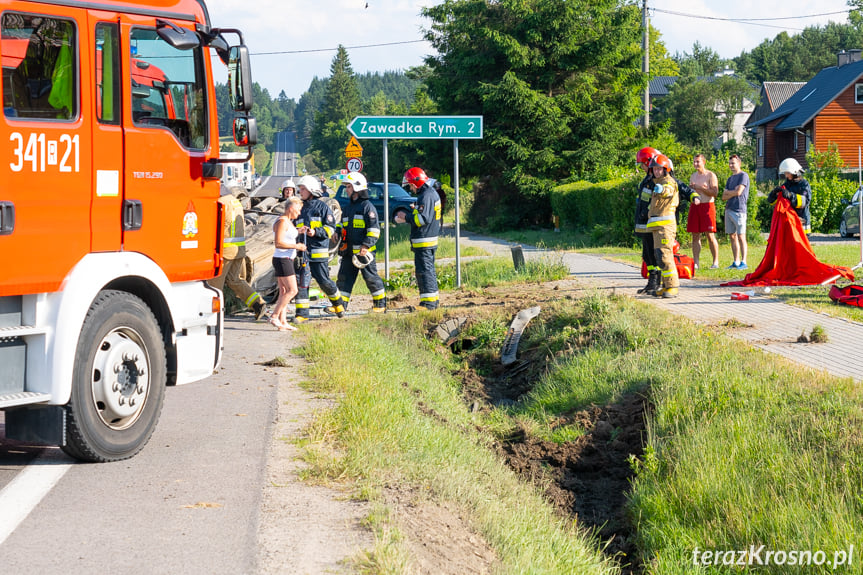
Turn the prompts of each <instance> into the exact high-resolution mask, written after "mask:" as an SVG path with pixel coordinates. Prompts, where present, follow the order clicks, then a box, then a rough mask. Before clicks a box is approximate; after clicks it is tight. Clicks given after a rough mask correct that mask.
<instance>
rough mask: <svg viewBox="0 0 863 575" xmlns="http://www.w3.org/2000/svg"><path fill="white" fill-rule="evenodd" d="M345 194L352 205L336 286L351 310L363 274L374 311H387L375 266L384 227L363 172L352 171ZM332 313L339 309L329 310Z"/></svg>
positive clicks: (344, 216) (345, 213) (345, 215)
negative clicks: (375, 256)
mask: <svg viewBox="0 0 863 575" xmlns="http://www.w3.org/2000/svg"><path fill="white" fill-rule="evenodd" d="M344 183H345V192H346V194H347V196H348V197H349V198H350V200H351V203H350V204H348V205H347V206H346V207H345V208H344V209H343V210H342V221H341V223H340V224H339V233H342V230H344V231H343V233H342V237H343V238H344V243H343V244H342V246H341V247H340V248H339V250H340V252H339V253H341V254H342V263H341V265H340V266H339V274H338V278H337V280H336V283H337V284H338V287H339V292H340V294H341V297H342V306H343V307H344V309H347V308H348V303H349V302H350V301H351V292H352V291H353V289H354V283H356V281H357V274H358V273H361V274H362V276H363V279H364V280H365V282H366V287H368V288H369V293H370V294H372V311H373V312H385V311H387V292H386V288H385V287H384V280H382V279H381V276H379V275H378V268H377V266H376V265H375V259H374V254H375V250H376V249H377V248H376V247H375V244H377V242H378V238H380V237H381V226H380V221H379V219H378V211H377V210H376V209H375V207H374V206H373V205H372V203H371V201H369V186H368V182H366V177H365V176H363V175H362V174H361V173H359V172H351V173H350V174H348V175H347V176H346V177H345V180H344ZM328 311H330V312H331V313H334V311H335V310H333V309H328Z"/></svg>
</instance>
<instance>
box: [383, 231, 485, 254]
mask: <svg viewBox="0 0 863 575" xmlns="http://www.w3.org/2000/svg"><path fill="white" fill-rule="evenodd" d="M410 233H411V228H410V226H409V225H406V224H401V225H397V226H390V260H391V261H403V260H409V261H413V259H414V255H413V252H412V251H411V242H410ZM383 241H384V231H383V230H381V237H380V239H379V240H378V252H380V254H383V250H384V245H383ZM487 255H488V252H486V251H485V250H484V249H482V248H478V247H476V246H465V245H463V244H462V246H461V257H470V256H487ZM378 257H383V256H382V255H379V256H378ZM435 257H436V258H437V259H442V258H454V257H455V238H454V237H451V236H443V235H442V236H440V238H439V239H438V248H437V253H436V254H435Z"/></svg>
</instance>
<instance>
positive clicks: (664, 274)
mask: <svg viewBox="0 0 863 575" xmlns="http://www.w3.org/2000/svg"><path fill="white" fill-rule="evenodd" d="M676 271H677V270H662V277H664V278H670V277H671V276H673V275H674V273H675V272H676Z"/></svg>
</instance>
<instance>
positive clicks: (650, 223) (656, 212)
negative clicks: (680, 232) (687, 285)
mask: <svg viewBox="0 0 863 575" xmlns="http://www.w3.org/2000/svg"><path fill="white" fill-rule="evenodd" d="M650 171H651V174H652V175H653V189H652V190H651V198H650V204H649V206H648V211H647V230H648V231H650V232H651V234H652V235H653V245H654V251H655V253H656V261H657V262H658V263H659V268H660V272H661V277H662V287H660V288H659V289H657V290H656V292H655V293H654V296H656V297H664V298H673V297H677V291H678V288H679V287H680V279H679V278H678V276H677V264H676V263H675V261H674V249H673V246H674V241H675V239H676V236H677V216H676V211H677V205H678V204H679V203H680V197H679V196H678V190H677V182H676V181H675V179H674V175H673V172H674V164H672V163H671V160H670V159H669V158H668V156H664V155H662V154H659V155H657V156H655V157H654V158H653V159H652V160H651V161H650Z"/></svg>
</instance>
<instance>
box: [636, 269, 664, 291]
mask: <svg viewBox="0 0 863 575" xmlns="http://www.w3.org/2000/svg"><path fill="white" fill-rule="evenodd" d="M659 274H660V272H659V270H657V269H651V270H650V271H649V272H647V285H646V286H644V287H643V288H641V289H640V290H638V291H637V292H635V293H638V294H644V295H653V293H654V292H655V291H656V289H657V288H658V287H659Z"/></svg>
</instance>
